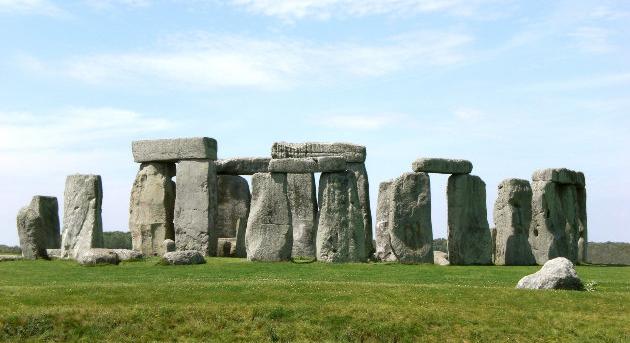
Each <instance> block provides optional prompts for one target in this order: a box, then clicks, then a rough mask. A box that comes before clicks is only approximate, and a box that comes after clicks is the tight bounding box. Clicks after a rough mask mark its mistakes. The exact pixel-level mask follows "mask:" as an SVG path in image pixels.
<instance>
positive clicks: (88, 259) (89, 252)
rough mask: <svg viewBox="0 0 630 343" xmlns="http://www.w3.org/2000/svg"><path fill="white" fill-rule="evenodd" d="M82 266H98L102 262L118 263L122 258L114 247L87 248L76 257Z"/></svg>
mask: <svg viewBox="0 0 630 343" xmlns="http://www.w3.org/2000/svg"><path fill="white" fill-rule="evenodd" d="M76 259H77V262H79V264H80V265H82V266H96V265H101V264H118V263H119V262H120V258H119V257H118V254H116V253H115V252H114V251H113V250H112V249H85V250H81V251H80V252H79V254H78V255H77V257H76Z"/></svg>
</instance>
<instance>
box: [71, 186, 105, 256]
mask: <svg viewBox="0 0 630 343" xmlns="http://www.w3.org/2000/svg"><path fill="white" fill-rule="evenodd" d="M102 203H103V185H102V182H101V177H100V176H99V175H79V174H76V175H70V176H68V177H67V178H66V188H65V191H64V213H63V232H62V235H61V249H62V256H63V257H64V258H65V257H71V258H77V256H78V254H79V253H80V252H81V251H82V250H87V249H90V248H102V247H103V221H102V218H101V204H102Z"/></svg>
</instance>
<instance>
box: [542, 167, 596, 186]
mask: <svg viewBox="0 0 630 343" xmlns="http://www.w3.org/2000/svg"><path fill="white" fill-rule="evenodd" d="M532 181H553V182H558V183H562V184H568V185H577V186H580V187H582V188H584V187H585V184H586V181H585V179H584V173H582V172H577V171H574V170H570V169H567V168H548V169H541V170H536V171H535V172H534V174H533V175H532Z"/></svg>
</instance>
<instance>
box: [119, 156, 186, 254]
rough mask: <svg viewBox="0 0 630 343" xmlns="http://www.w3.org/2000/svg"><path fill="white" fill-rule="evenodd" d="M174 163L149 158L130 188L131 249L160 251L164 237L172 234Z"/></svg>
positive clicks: (147, 252) (169, 237)
mask: <svg viewBox="0 0 630 343" xmlns="http://www.w3.org/2000/svg"><path fill="white" fill-rule="evenodd" d="M173 176H175V164H174V163H164V162H149V163H143V164H141V165H140V170H139V171H138V174H137V175H136V179H135V181H134V183H133V186H132V188H131V198H130V200H129V231H130V232H131V241H132V245H133V249H134V250H137V251H141V252H142V253H143V254H145V255H147V256H151V255H162V254H164V253H165V252H166V251H165V250H164V245H163V244H162V243H163V242H164V240H165V239H174V238H175V229H174V226H173V213H174V211H175V182H173V180H172V177H173Z"/></svg>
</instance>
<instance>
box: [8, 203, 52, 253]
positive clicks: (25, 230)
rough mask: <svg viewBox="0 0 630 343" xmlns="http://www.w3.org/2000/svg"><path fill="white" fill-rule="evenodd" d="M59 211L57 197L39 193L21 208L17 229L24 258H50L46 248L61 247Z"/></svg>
mask: <svg viewBox="0 0 630 343" xmlns="http://www.w3.org/2000/svg"><path fill="white" fill-rule="evenodd" d="M58 212H59V206H58V205H57V198H55V197H46V196H39V195H37V196H34V197H33V199H32V200H31V203H30V204H29V205H28V206H26V207H24V208H22V209H21V210H20V212H19V213H18V216H17V229H18V237H19V239H20V247H21V249H22V256H24V258H28V259H32V258H48V255H47V253H46V249H47V248H49V249H53V248H58V247H59V245H60V234H59V214H58Z"/></svg>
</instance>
